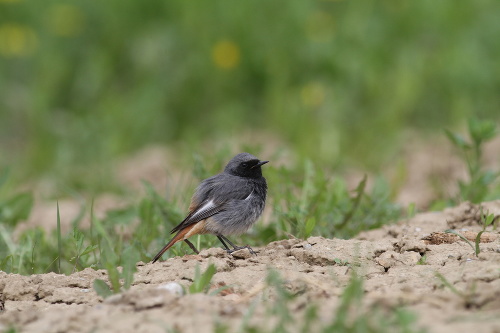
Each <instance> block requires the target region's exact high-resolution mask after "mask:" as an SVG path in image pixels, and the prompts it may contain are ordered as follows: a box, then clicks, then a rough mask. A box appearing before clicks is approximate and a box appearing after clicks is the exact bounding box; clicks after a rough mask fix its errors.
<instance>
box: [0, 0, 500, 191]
mask: <svg viewBox="0 0 500 333" xmlns="http://www.w3.org/2000/svg"><path fill="white" fill-rule="evenodd" d="M499 17H500V2H498V1H493V0H491V1H487V0H484V1H483V0H478V1H460V2H457V1H451V0H448V1H434V0H423V1H396V0H394V1H291V0H274V1H268V0H251V1H250V0H244V1H180V0H179V1H135V0H108V1H88V0H71V1H51V0H45V1H38V0H37V1H27V0H17V1H15V0H0V72H1V75H0V166H1V167H3V168H6V167H9V168H11V171H13V172H11V175H14V176H13V177H14V178H15V179H19V180H21V179H22V180H25V179H26V178H27V177H28V179H29V177H39V176H41V175H43V176H47V175H49V176H50V175H52V176H55V177H59V178H60V179H63V180H66V178H67V179H70V178H73V179H74V178H78V179H79V182H77V181H73V183H74V184H75V186H80V187H86V186H88V187H92V186H95V187H99V186H104V187H105V185H102V184H103V182H102V180H105V179H107V178H108V177H109V175H110V174H111V173H112V171H111V170H110V169H109V168H107V167H106V165H107V164H108V163H107V162H109V161H110V160H113V159H114V158H116V157H119V156H123V155H125V154H127V153H130V152H133V151H135V150H137V149H140V148H141V147H143V146H145V145H148V144H152V143H153V144H165V145H170V146H172V147H176V149H178V151H179V154H180V155H182V154H186V152H193V151H194V152H197V151H201V150H204V151H207V150H208V151H209V150H210V149H211V148H212V144H211V142H220V141H226V142H231V140H235V141H237V142H241V138H240V139H238V138H239V137H240V135H241V133H249V135H248V137H249V138H250V141H252V142H246V144H249V145H257V146H262V145H265V144H266V140H273V138H277V141H278V142H284V143H285V144H286V145H287V146H289V147H292V149H293V150H294V152H295V153H296V154H297V155H298V156H301V157H307V158H309V159H311V160H314V161H315V162H316V163H318V164H319V165H329V166H338V165H343V164H346V163H347V164H353V165H357V166H362V167H365V168H371V169H374V170H376V169H377V168H379V167H380V166H381V165H382V164H383V163H384V162H386V161H387V159H389V158H391V156H392V155H391V154H394V152H395V151H396V150H397V148H398V147H399V146H400V145H401V144H402V142H401V140H402V138H403V134H404V133H405V132H407V131H408V130H410V131H416V132H417V133H420V134H421V135H422V136H423V137H424V136H427V135H428V134H429V133H437V134H438V135H442V129H443V128H444V127H457V126H461V125H463V124H464V123H465V120H466V119H467V117H469V116H472V115H475V116H478V117H485V118H489V119H498V118H499V117H500V113H499V110H500V96H499V92H500V66H499V62H498V61H499V59H500V42H499V38H498V36H500V20H499ZM86 177H88V178H92V177H93V178H94V179H96V181H95V182H92V181H90V180H87V181H86V180H85V179H86ZM85 183H86V184H87V185H85ZM89 184H93V185H89Z"/></svg>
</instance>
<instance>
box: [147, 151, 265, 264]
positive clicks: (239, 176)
mask: <svg viewBox="0 0 500 333" xmlns="http://www.w3.org/2000/svg"><path fill="white" fill-rule="evenodd" d="M267 162H268V161H260V160H259V159H258V158H257V157H255V156H253V155H251V154H249V153H240V154H238V155H236V156H235V157H233V158H232V159H231V161H229V163H228V164H227V165H226V167H225V168H224V171H223V172H222V173H220V174H218V175H215V176H213V177H210V178H207V179H205V180H203V181H202V182H201V183H200V185H199V186H198V187H197V189H196V191H195V193H194V195H193V197H192V199H191V205H190V208H189V211H190V213H189V214H188V216H186V218H185V219H184V220H183V221H182V222H181V223H180V224H179V225H178V226H176V227H175V228H174V229H173V230H172V233H177V234H176V236H175V237H174V238H173V239H172V240H171V241H170V242H169V243H168V244H167V245H165V247H164V248H163V249H162V250H161V251H160V252H159V253H158V254H157V255H156V256H155V258H154V259H153V262H155V261H156V260H158V259H159V258H160V257H161V255H162V254H163V253H164V252H165V251H166V250H168V248H170V247H171V246H172V245H173V244H175V243H176V242H178V241H181V240H184V241H186V243H188V245H189V246H190V247H191V248H192V249H193V250H194V251H195V252H197V250H196V248H195V247H194V246H193V244H191V243H190V242H189V241H188V240H187V238H189V237H191V236H193V235H195V234H206V233H209V234H214V235H216V236H217V237H218V238H219V239H220V241H221V242H222V244H223V245H224V247H225V248H226V249H227V250H228V252H232V251H234V249H238V248H239V247H236V246H234V245H233V244H232V243H231V242H230V241H229V240H228V239H227V238H226V237H225V236H226V235H239V234H242V233H244V232H245V231H247V230H248V229H249V228H250V227H251V226H252V225H253V224H254V223H255V222H256V221H257V219H258V218H259V217H260V215H261V214H262V211H263V210H264V206H265V202H266V195H267V182H266V179H265V178H264V177H263V176H262V169H261V166H262V165H264V164H265V163H267ZM225 242H228V243H229V244H230V245H232V246H233V250H230V249H229V248H228V247H227V245H226V243H225ZM248 248H249V247H248ZM249 250H250V251H251V252H253V251H252V250H251V249H250V248H249Z"/></svg>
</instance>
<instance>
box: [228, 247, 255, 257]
mask: <svg viewBox="0 0 500 333" xmlns="http://www.w3.org/2000/svg"><path fill="white" fill-rule="evenodd" d="M242 249H248V251H249V252H250V253H251V254H253V255H257V253H255V251H254V250H252V248H251V247H250V246H249V245H245V246H235V247H234V248H233V249H226V252H227V253H228V254H233V252H235V251H238V250H242Z"/></svg>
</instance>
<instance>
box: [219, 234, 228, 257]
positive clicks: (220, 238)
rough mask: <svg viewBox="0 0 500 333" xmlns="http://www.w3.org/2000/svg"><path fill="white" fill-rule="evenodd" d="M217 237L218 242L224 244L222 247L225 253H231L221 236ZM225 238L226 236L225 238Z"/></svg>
mask: <svg viewBox="0 0 500 333" xmlns="http://www.w3.org/2000/svg"><path fill="white" fill-rule="evenodd" d="M217 238H218V239H219V240H220V242H221V243H222V245H224V247H225V248H226V251H227V253H231V252H230V251H231V250H230V249H229V247H228V246H227V245H226V243H225V242H224V240H223V239H222V236H217ZM226 240H227V238H226Z"/></svg>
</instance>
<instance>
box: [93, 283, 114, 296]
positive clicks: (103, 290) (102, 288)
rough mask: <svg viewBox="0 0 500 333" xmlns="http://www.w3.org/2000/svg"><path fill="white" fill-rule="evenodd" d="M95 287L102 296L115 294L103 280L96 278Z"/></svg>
mask: <svg viewBox="0 0 500 333" xmlns="http://www.w3.org/2000/svg"><path fill="white" fill-rule="evenodd" d="M93 287H94V290H95V292H96V293H97V295H99V296H101V297H102V298H106V297H109V296H111V295H113V292H112V291H111V289H109V287H108V285H107V284H106V282H104V281H103V280H100V279H95V280H94V284H93Z"/></svg>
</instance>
